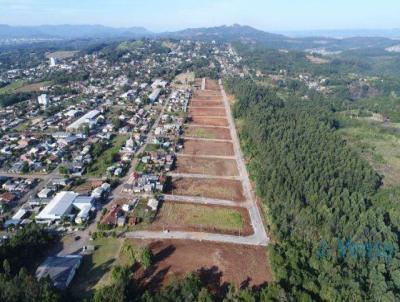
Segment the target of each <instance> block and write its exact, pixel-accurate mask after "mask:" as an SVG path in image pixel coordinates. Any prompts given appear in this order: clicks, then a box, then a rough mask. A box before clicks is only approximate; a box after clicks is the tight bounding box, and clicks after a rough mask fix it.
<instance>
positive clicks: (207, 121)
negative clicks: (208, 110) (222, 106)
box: [191, 116, 229, 127]
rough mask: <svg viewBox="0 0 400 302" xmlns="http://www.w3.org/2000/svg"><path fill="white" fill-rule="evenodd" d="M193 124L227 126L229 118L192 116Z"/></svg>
mask: <svg viewBox="0 0 400 302" xmlns="http://www.w3.org/2000/svg"><path fill="white" fill-rule="evenodd" d="M191 124H194V125H201V126H203V125H204V126H224V127H227V126H228V125H229V124H228V120H227V119H226V118H225V117H206V116H192V117H191Z"/></svg>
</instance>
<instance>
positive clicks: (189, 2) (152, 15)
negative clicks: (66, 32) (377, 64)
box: [0, 0, 400, 32]
mask: <svg viewBox="0 0 400 302" xmlns="http://www.w3.org/2000/svg"><path fill="white" fill-rule="evenodd" d="M234 23H238V24H242V25H250V26H253V27H256V28H259V29H262V30H267V31H297V30H298V31H302V30H326V29H391V28H400V1H399V0H196V1H194V0H0V24H9V25H43V24H102V25H106V26H113V27H131V26H143V27H146V28H147V29H149V30H152V31H156V32H160V31H169V30H178V29H184V28H188V27H205V26H218V25H223V24H226V25H231V24H234Z"/></svg>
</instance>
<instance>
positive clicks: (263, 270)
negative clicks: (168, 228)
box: [130, 240, 272, 292]
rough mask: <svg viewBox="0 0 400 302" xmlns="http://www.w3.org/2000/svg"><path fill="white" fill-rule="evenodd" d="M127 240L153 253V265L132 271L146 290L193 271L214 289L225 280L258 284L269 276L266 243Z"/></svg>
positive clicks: (158, 286)
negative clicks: (237, 243) (255, 244)
mask: <svg viewBox="0 0 400 302" xmlns="http://www.w3.org/2000/svg"><path fill="white" fill-rule="evenodd" d="M130 242H131V243H132V244H133V245H135V246H139V245H140V246H149V247H150V248H151V250H152V252H153V254H154V255H155V257H154V260H155V263H154V265H153V266H152V267H150V268H149V269H148V270H146V271H143V270H142V269H141V270H138V271H137V272H136V273H135V275H134V278H135V279H136V280H137V282H138V283H139V285H140V286H142V287H144V288H146V289H149V290H158V289H159V288H161V287H162V286H164V285H167V284H168V283H169V282H171V281H172V280H176V279H180V278H183V277H185V276H186V275H187V274H188V273H190V272H193V271H195V272H199V273H200V277H201V279H202V280H203V281H204V282H205V283H206V284H208V285H209V286H210V288H211V290H212V291H213V292H220V291H223V290H224V289H226V285H227V283H233V284H235V286H237V287H239V286H240V285H241V284H243V283H244V282H248V283H249V285H250V286H259V285H262V284H264V283H266V282H268V281H271V280H272V273H271V269H270V266H269V264H268V260H267V256H266V251H265V247H261V246H243V245H236V244H225V243H214V242H200V241H190V240H156V241H151V240H130Z"/></svg>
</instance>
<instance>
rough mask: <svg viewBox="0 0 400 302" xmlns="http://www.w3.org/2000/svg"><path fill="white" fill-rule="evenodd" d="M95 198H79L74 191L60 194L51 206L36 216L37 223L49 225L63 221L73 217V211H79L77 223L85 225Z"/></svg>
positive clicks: (51, 202)
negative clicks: (49, 223) (65, 218)
mask: <svg viewBox="0 0 400 302" xmlns="http://www.w3.org/2000/svg"><path fill="white" fill-rule="evenodd" d="M93 201H94V198H93V197H91V196H79V194H77V193H75V192H72V191H63V192H60V193H58V194H57V195H56V196H55V197H54V198H53V199H52V200H51V201H50V202H49V204H48V205H47V206H46V207H45V208H44V209H43V210H42V211H41V212H40V213H39V214H38V215H37V216H36V221H37V222H42V223H48V222H52V221H57V220H61V219H62V218H64V217H71V218H72V217H73V216H74V214H73V211H74V210H76V211H78V214H77V215H76V219H75V222H76V223H83V222H84V221H86V220H87V219H88V218H89V212H90V210H91V209H92V207H93Z"/></svg>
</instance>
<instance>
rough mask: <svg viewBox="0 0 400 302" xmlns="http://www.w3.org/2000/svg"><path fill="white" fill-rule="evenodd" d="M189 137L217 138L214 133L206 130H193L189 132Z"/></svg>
mask: <svg viewBox="0 0 400 302" xmlns="http://www.w3.org/2000/svg"><path fill="white" fill-rule="evenodd" d="M187 136H190V137H196V138H208V139H215V138H216V136H215V134H214V133H212V132H209V131H207V130H206V129H204V128H192V129H189V130H187Z"/></svg>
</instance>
